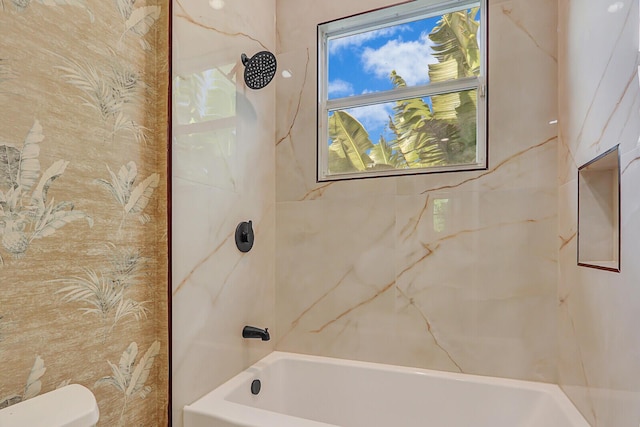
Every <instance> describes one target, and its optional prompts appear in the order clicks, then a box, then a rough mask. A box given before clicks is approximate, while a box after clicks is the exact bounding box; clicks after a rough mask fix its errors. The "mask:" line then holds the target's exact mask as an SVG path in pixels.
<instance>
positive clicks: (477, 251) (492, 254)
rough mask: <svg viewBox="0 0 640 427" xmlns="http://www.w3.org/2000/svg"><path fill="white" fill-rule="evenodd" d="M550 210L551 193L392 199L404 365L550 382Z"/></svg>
mask: <svg viewBox="0 0 640 427" xmlns="http://www.w3.org/2000/svg"><path fill="white" fill-rule="evenodd" d="M443 202H444V205H445V206H446V208H442V206H443ZM555 202H556V196H555V191H554V190H553V189H552V190H547V191H542V190H537V191H535V190H532V191H526V192H525V191H494V192H468V193H463V192H456V193H444V192H443V193H434V194H430V195H429V198H428V199H427V198H426V197H420V198H418V197H416V196H410V197H409V196H408V197H401V198H398V203H397V209H398V217H397V221H398V224H397V227H398V240H397V242H398V243H397V244H398V246H397V248H396V252H397V255H396V262H397V271H398V279H397V286H398V300H397V310H398V331H397V334H399V335H404V334H406V337H405V339H403V340H402V342H403V343H406V346H407V347H408V349H407V350H408V351H407V352H406V353H407V355H405V357H406V358H408V357H411V359H405V361H404V363H405V364H410V365H416V366H429V367H431V368H438V369H445V370H454V371H456V370H457V371H462V372H468V373H476V374H483V375H496V376H509V377H517V378H526V379H535V380H542V381H553V380H554V379H555V372H554V365H555V345H554V343H553V340H552V339H550V338H552V334H549V331H550V330H551V331H553V329H554V316H553V315H554V313H555V302H554V299H555V278H556V277H555V269H556V262H555V250H556V244H555V239H556V234H555V224H556V216H555ZM550 335H551V336H550Z"/></svg>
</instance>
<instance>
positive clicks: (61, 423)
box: [0, 384, 99, 427]
mask: <svg viewBox="0 0 640 427" xmlns="http://www.w3.org/2000/svg"><path fill="white" fill-rule="evenodd" d="M98 416H99V412H98V404H97V403H96V398H95V396H94V395H93V393H91V390H89V389H88V388H86V387H83V386H81V385H80V384H70V385H68V386H65V387H62V388H59V389H57V390H54V391H50V392H49V393H44V394H41V395H39V396H36V397H34V398H31V399H29V400H25V401H24V402H20V403H17V404H15V405H12V406H9V407H8V408H4V409H2V410H0V427H92V426H94V425H95V424H96V423H97V422H98Z"/></svg>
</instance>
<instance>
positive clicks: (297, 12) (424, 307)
mask: <svg viewBox="0 0 640 427" xmlns="http://www.w3.org/2000/svg"><path fill="white" fill-rule="evenodd" d="M390 3H391V2H389V1H385V0H377V1H369V0H367V1H364V0H360V1H349V2H345V1H338V0H327V1H325V2H317V1H314V0H295V1H293V0H291V1H285V0H280V1H278V2H277V13H276V16H277V17H278V19H277V31H278V33H277V42H278V44H277V49H278V59H279V65H280V68H281V69H286V70H289V71H290V73H291V74H292V77H291V78H290V79H288V80H285V81H283V80H279V81H278V85H277V97H276V100H277V102H276V105H277V108H278V113H277V116H276V161H277V168H276V187H277V193H276V200H277V209H276V212H277V215H276V217H277V221H276V230H277V235H276V282H275V283H276V321H277V323H276V324H277V329H276V331H275V332H276V334H275V337H276V343H277V344H276V348H277V349H278V350H286V351H295V352H301V353H311V354H319V355H327V356H336V357H344V358H349V359H361V360H369V361H380V362H387V363H393V364H399V365H410V366H419V367H427V368H433V369H442V370H449V371H462V372H468V373H477V374H485V375H495V376H501V377H514V378H525V379H532V380H542V381H550V382H555V380H556V371H555V367H556V339H555V331H556V301H557V299H556V270H557V232H556V228H557V225H556V224H557V208H556V203H557V183H556V173H555V171H556V168H557V166H556V165H557V163H556V152H557V138H556V135H557V126H556V125H555V124H554V120H555V119H556V118H557V115H556V114H557V113H556V102H557V94H556V76H557V62H558V61H557V53H556V46H557V38H556V12H557V4H556V1H555V0H541V1H536V2H531V1H528V0H514V1H498V0H490V1H489V21H490V26H489V50H490V57H489V99H490V101H489V169H488V170H487V171H482V172H461V173H450V174H437V175H421V176H413V177H403V178H383V179H368V180H356V181H347V182H333V183H316V180H315V171H316V165H315V163H314V162H315V157H316V156H315V150H316V126H315V123H316V117H315V113H316V48H315V46H316V25H317V24H318V23H320V22H324V21H329V20H333V19H337V18H340V17H343V16H348V15H351V14H354V13H359V12H363V11H366V10H370V9H373V8H376V7H382V6H386V5H389V4H390ZM354 60H356V59H354ZM438 200H447V202H446V204H447V206H448V209H447V210H446V211H445V212H434V202H436V201H438ZM436 222H437V223H438V227H435V223H436ZM443 224H444V226H443Z"/></svg>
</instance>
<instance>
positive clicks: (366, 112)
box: [346, 103, 393, 143]
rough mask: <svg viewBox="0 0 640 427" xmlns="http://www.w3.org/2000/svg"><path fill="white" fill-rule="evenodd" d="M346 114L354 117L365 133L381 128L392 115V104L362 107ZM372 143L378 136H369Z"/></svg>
mask: <svg viewBox="0 0 640 427" xmlns="http://www.w3.org/2000/svg"><path fill="white" fill-rule="evenodd" d="M346 111H347V113H349V114H351V115H352V116H353V117H355V118H356V119H357V120H358V121H359V122H360V123H362V125H363V126H364V128H365V129H366V130H367V131H371V130H373V129H380V128H383V127H384V125H386V124H387V122H388V121H389V116H392V115H393V103H387V104H374V105H367V106H364V107H358V108H350V109H348V110H346ZM369 137H370V138H371V140H372V142H374V143H375V142H377V141H378V138H379V137H380V135H373V134H370V135H369Z"/></svg>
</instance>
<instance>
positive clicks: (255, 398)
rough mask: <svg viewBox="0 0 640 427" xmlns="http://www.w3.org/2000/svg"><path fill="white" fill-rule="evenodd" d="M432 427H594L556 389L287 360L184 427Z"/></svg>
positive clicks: (203, 404)
mask: <svg viewBox="0 0 640 427" xmlns="http://www.w3.org/2000/svg"><path fill="white" fill-rule="evenodd" d="M254 380H259V381H260V385H261V387H260V391H259V393H258V394H253V391H256V389H257V383H256V384H253V388H254V390H253V391H252V383H254ZM425 426H428V427H589V424H588V423H587V422H586V421H585V419H584V418H583V417H582V416H581V415H580V413H579V412H578V411H577V410H576V409H575V407H574V406H573V405H572V404H571V402H570V401H569V399H568V398H567V397H566V396H565V395H564V393H562V391H561V390H560V388H559V387H558V386H556V385H552V384H543V383H535V382H528V381H518V380H508V379H500V378H491V377H480V376H475V375H466V374H456V373H448V372H440V371H430V370H426V369H417V368H405V367H398V366H391V365H382V364H376V363H366V362H355V361H349V360H341V359H332V358H327V357H318V356H307V355H300V354H293V353H283V352H273V353H271V354H270V355H268V356H267V357H265V358H264V359H262V360H260V361H259V362H258V363H256V364H255V365H253V366H251V367H250V368H248V369H247V370H246V371H243V372H241V373H240V374H238V375H236V376H235V377H233V378H232V379H231V380H229V381H227V382H226V383H225V384H223V385H221V386H220V387H218V388H216V389H215V390H213V391H212V392H210V393H209V394H207V395H205V396H204V397H202V398H201V399H199V400H198V401H196V402H195V403H193V404H191V405H188V406H186V407H185V409H184V427H425Z"/></svg>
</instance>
